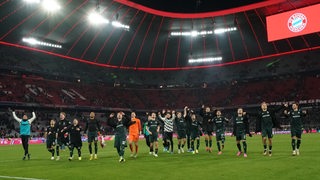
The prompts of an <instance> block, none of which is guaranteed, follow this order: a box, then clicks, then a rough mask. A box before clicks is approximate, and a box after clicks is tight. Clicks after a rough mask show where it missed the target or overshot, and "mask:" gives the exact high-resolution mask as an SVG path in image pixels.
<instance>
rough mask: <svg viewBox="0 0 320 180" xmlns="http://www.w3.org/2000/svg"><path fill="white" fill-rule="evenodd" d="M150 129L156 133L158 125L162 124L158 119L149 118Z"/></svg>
mask: <svg viewBox="0 0 320 180" xmlns="http://www.w3.org/2000/svg"><path fill="white" fill-rule="evenodd" d="M147 126H148V128H149V131H150V132H151V133H152V134H154V133H157V129H158V126H160V124H159V122H158V121H156V120H149V121H148V124H147Z"/></svg>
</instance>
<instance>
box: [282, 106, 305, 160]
mask: <svg viewBox="0 0 320 180" xmlns="http://www.w3.org/2000/svg"><path fill="white" fill-rule="evenodd" d="M285 106H286V107H288V105H287V104H286V105H285ZM284 114H285V115H286V116H287V117H289V118H290V126H291V145H292V155H293V156H295V155H297V156H299V155H300V150H299V148H300V144H301V134H302V128H303V123H302V117H304V116H306V114H307V112H306V111H305V110H301V109H299V105H298V103H293V104H292V110H290V111H288V110H285V111H284Z"/></svg>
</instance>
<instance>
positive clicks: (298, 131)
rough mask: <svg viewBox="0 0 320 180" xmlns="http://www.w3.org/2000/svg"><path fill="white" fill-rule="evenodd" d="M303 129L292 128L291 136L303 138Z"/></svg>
mask: <svg viewBox="0 0 320 180" xmlns="http://www.w3.org/2000/svg"><path fill="white" fill-rule="evenodd" d="M301 134H302V130H301V129H291V137H294V136H295V137H297V138H301Z"/></svg>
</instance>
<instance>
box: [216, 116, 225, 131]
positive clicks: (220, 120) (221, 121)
mask: <svg viewBox="0 0 320 180" xmlns="http://www.w3.org/2000/svg"><path fill="white" fill-rule="evenodd" d="M227 121H228V120H227V118H225V117H223V116H219V117H218V116H216V117H215V118H214V119H213V122H214V124H215V126H216V131H224V130H225V122H227Z"/></svg>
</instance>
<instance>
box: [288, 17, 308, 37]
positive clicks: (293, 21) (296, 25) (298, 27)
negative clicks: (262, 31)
mask: <svg viewBox="0 0 320 180" xmlns="http://www.w3.org/2000/svg"><path fill="white" fill-rule="evenodd" d="M307 23H308V20H307V17H306V16H305V15H304V14H302V13H295V14H293V15H292V16H290V18H289V19H288V28H289V30H290V31H291V32H295V33H296V32H300V31H302V30H304V29H305V27H306V26H307Z"/></svg>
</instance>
